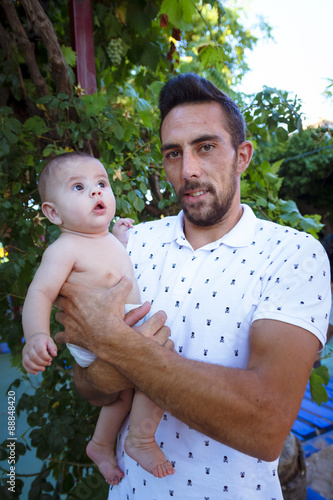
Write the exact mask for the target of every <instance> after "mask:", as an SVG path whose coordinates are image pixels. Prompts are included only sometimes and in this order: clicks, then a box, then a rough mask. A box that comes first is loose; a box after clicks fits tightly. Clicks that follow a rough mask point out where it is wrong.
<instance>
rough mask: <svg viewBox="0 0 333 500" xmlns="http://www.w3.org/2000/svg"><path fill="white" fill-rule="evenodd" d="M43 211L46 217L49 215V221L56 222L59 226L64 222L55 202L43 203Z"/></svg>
mask: <svg viewBox="0 0 333 500" xmlns="http://www.w3.org/2000/svg"><path fill="white" fill-rule="evenodd" d="M42 212H43V214H44V215H45V217H47V218H48V219H49V221H50V222H52V224H56V225H57V226H60V225H61V224H62V220H61V218H60V216H59V214H58V211H57V207H56V206H55V204H54V203H50V202H49V201H45V202H44V203H43V205H42Z"/></svg>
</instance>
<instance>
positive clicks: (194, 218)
mask: <svg viewBox="0 0 333 500" xmlns="http://www.w3.org/2000/svg"><path fill="white" fill-rule="evenodd" d="M199 189H202V190H205V191H209V193H210V194H211V196H212V198H213V199H212V202H211V203H209V204H207V202H206V201H202V202H200V201H199V202H197V203H196V204H195V206H194V205H187V204H186V197H184V195H185V193H186V192H188V191H193V190H199ZM236 190H237V178H236V175H235V174H234V173H232V174H231V176H230V178H229V183H228V185H227V186H225V189H224V190H223V192H222V193H221V194H220V196H218V194H217V192H216V189H215V188H214V187H213V186H212V185H211V184H209V183H204V184H202V183H200V182H199V181H186V182H185V184H184V186H183V187H182V188H181V189H180V190H179V192H178V193H177V197H178V199H179V203H180V206H181V208H182V209H183V212H184V215H185V217H186V219H187V220H188V221H189V222H191V223H192V224H195V225H196V226H200V227H206V226H214V225H215V224H218V223H219V222H221V221H222V220H223V219H224V218H225V216H226V215H227V214H228V212H229V210H230V207H231V205H232V202H233V200H234V196H235V193H236Z"/></svg>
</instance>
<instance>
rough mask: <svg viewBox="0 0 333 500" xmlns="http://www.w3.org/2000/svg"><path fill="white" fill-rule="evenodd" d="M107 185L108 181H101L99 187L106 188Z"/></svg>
mask: <svg viewBox="0 0 333 500" xmlns="http://www.w3.org/2000/svg"><path fill="white" fill-rule="evenodd" d="M105 186H106V183H105V182H104V181H99V183H98V187H100V188H105Z"/></svg>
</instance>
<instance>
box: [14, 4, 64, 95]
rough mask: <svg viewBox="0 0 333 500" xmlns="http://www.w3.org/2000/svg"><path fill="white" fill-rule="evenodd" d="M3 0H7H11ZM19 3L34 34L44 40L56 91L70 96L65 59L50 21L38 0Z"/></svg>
mask: <svg viewBox="0 0 333 500" xmlns="http://www.w3.org/2000/svg"><path fill="white" fill-rule="evenodd" d="M5 1H6V2H9V1H11V0H5ZM20 3H21V5H22V6H23V8H24V10H25V12H26V15H27V17H28V19H29V21H30V22H31V24H32V26H33V28H34V31H35V33H36V35H38V36H39V37H40V38H41V39H42V40H43V42H44V45H45V47H46V50H47V54H48V58H49V63H50V65H51V72H52V76H53V78H54V82H55V85H56V89H57V92H61V93H64V94H67V95H69V96H70V95H71V94H72V87H71V84H70V81H69V77H68V72H67V66H66V61H65V58H64V56H63V53H62V51H61V48H60V45H59V42H58V39H57V35H56V33H55V31H54V28H53V25H52V23H51V21H50V20H49V18H48V17H47V15H46V14H45V12H44V10H43V8H42V7H41V5H40V3H39V2H38V0H21V2H20Z"/></svg>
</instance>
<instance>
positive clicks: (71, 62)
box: [61, 45, 76, 67]
mask: <svg viewBox="0 0 333 500" xmlns="http://www.w3.org/2000/svg"><path fill="white" fill-rule="evenodd" d="M61 51H62V53H63V56H64V58H65V61H66V63H67V64H68V66H72V67H75V66H76V52H75V51H74V50H73V49H72V48H71V47H66V46H65V45H61Z"/></svg>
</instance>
